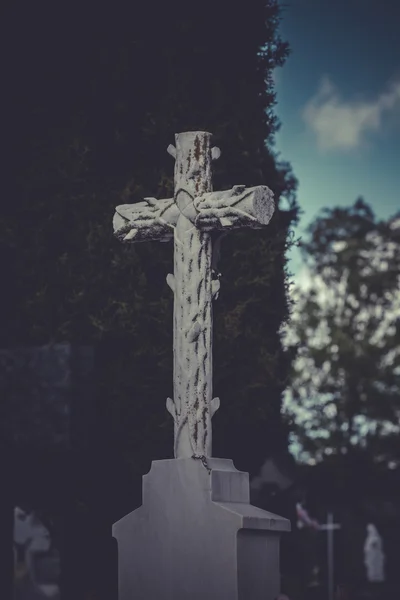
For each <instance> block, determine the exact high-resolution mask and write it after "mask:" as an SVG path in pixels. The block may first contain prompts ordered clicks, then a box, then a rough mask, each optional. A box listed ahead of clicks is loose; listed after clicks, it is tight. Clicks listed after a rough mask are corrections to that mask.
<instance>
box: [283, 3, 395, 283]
mask: <svg viewBox="0 0 400 600" xmlns="http://www.w3.org/2000/svg"><path fill="white" fill-rule="evenodd" d="M283 4H284V2H282V5H283ZM399 29H400V0H379V2H378V0H374V1H372V0H335V1H333V0H287V4H286V6H285V7H284V10H283V15H282V23H281V27H280V32H281V35H282V38H283V39H284V40H287V41H288V42H289V43H290V46H291V48H292V54H291V55H290V57H289V58H288V60H287V62H286V64H285V66H284V67H283V68H280V69H278V70H277V71H276V72H275V75H276V77H275V81H276V92H277V102H278V104H277V106H276V113H277V115H278V117H279V118H280V120H281V122H282V127H281V130H280V131H279V132H278V134H277V136H276V149H277V150H279V151H280V152H281V157H282V159H284V160H288V161H289V162H290V163H291V164H292V167H293V170H294V173H295V175H296V176H297V178H298V179H299V190H298V201H299V204H300V206H301V208H302V209H303V210H304V214H303V216H302V219H301V222H300V225H299V227H298V228H297V231H296V233H297V235H302V234H303V232H304V229H305V227H306V226H307V225H308V224H309V222H310V221H311V220H312V219H313V218H314V217H315V216H316V215H317V214H318V212H319V211H320V210H321V208H323V207H333V206H337V205H341V206H346V205H347V206H348V205H350V204H353V203H354V201H355V200H356V198H357V197H358V196H363V198H364V199H365V200H366V201H367V202H368V203H369V204H370V205H371V206H372V208H373V209H374V211H375V213H376V215H377V216H378V217H379V218H387V217H389V216H391V215H393V214H394V213H395V212H396V211H398V210H399V209H400V33H399ZM298 260H299V259H298V256H297V253H296V252H294V253H292V260H291V270H292V271H294V272H295V273H296V272H297V270H298V266H299V263H298Z"/></svg>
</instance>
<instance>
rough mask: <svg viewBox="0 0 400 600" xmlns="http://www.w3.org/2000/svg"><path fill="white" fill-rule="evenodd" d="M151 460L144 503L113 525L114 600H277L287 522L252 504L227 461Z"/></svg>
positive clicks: (242, 476) (245, 484)
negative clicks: (116, 595)
mask: <svg viewBox="0 0 400 600" xmlns="http://www.w3.org/2000/svg"><path fill="white" fill-rule="evenodd" d="M207 462H208V468H206V467H205V466H204V465H203V464H202V462H201V461H199V460H193V459H191V458H187V459H185V458H183V459H174V460H162V461H154V462H153V463H152V467H151V470H150V472H149V473H148V474H147V475H145V476H144V478H143V505H142V506H141V507H140V508H139V509H137V510H135V511H133V512H132V513H130V514H129V515H126V516H125V517H124V518H122V519H121V520H120V521H118V522H117V523H115V524H114V526H113V535H114V537H115V538H116V540H117V542H118V584H119V600H133V599H135V600H149V599H150V598H151V599H152V600H204V599H205V598H207V600H274V599H275V598H276V596H277V595H278V593H279V589H280V574H279V538H280V534H281V533H282V532H284V531H290V522H289V521H288V520H287V519H283V518H282V517H279V516H277V515H274V514H272V513H269V512H266V511H263V510H261V509H259V508H256V507H254V506H251V505H250V503H249V496H250V494H249V479H248V473H243V472H240V471H237V470H236V469H235V467H234V466H233V463H232V461H231V460H226V459H216V458H209V459H208V461H207Z"/></svg>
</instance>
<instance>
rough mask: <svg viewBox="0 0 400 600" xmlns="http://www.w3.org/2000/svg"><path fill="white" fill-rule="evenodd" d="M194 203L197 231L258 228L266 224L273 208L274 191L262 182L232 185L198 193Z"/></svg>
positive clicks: (272, 212)
mask: <svg viewBox="0 0 400 600" xmlns="http://www.w3.org/2000/svg"><path fill="white" fill-rule="evenodd" d="M193 204H194V208H195V209H196V211H197V213H198V214H197V216H196V218H195V225H196V227H197V228H198V229H199V230H200V231H215V230H223V231H229V230H230V229H239V228H242V227H250V228H252V229H259V228H261V227H263V226H265V225H268V223H269V222H270V220H271V217H272V215H273V214H274V210H275V204H274V194H273V192H272V191H271V190H270V189H269V188H268V187H266V186H264V185H259V186H257V187H252V188H246V187H245V186H244V185H235V186H233V188H232V189H230V190H225V191H222V192H209V193H206V194H203V195H202V196H198V197H197V198H195V199H194V203H193Z"/></svg>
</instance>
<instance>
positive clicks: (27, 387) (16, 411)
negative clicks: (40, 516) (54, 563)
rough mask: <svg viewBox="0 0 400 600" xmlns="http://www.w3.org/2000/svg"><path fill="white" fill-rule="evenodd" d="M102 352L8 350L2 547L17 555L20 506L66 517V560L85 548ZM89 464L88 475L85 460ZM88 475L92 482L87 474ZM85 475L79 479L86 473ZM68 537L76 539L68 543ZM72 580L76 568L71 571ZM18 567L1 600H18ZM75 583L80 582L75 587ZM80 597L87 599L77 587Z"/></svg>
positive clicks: (2, 360) (2, 586)
mask: <svg viewBox="0 0 400 600" xmlns="http://www.w3.org/2000/svg"><path fill="white" fill-rule="evenodd" d="M93 371H94V349H93V347H91V346H76V345H73V344H69V343H58V344H49V345H45V346H40V347H33V346H31V347H28V346H25V347H14V348H5V349H0V395H1V404H0V439H1V442H2V448H3V452H2V460H1V467H2V469H1V470H2V473H1V477H2V489H3V497H2V502H1V504H2V507H1V508H2V512H1V515H2V516H1V519H0V520H2V521H3V522H2V523H1V529H4V530H6V529H7V535H5V536H1V537H2V542H1V544H2V545H3V546H4V548H2V550H4V551H5V552H6V553H7V555H8V553H9V552H12V536H13V533H12V525H11V527H10V526H9V527H7V524H10V523H11V524H12V523H13V511H14V506H15V505H16V504H17V503H20V502H22V504H23V505H24V504H26V505H28V506H31V507H32V508H35V509H39V510H41V509H44V510H45V511H47V512H50V513H53V514H56V513H57V514H58V516H59V518H61V520H62V521H63V527H62V530H63V531H64V532H65V535H64V538H65V539H64V541H63V542H62V545H63V549H64V552H63V555H62V561H63V560H64V563H65V561H66V562H67V563H70V562H71V561H72V562H73V563H75V562H76V559H75V558H71V557H73V556H75V555H77V554H79V555H80V554H81V552H79V551H78V550H79V548H80V547H81V546H82V544H80V543H79V540H77V539H76V536H75V537H74V538H73V536H71V535H70V532H71V531H72V530H73V528H72V527H71V523H72V522H74V521H75V520H76V514H75V513H76V508H75V506H76V505H77V504H78V502H77V500H78V492H79V493H80V492H81V490H80V489H78V488H79V486H80V482H81V481H82V480H85V477H86V480H87V481H86V486H87V487H88V488H89V487H90V486H91V485H92V482H91V476H92V469H91V458H89V459H87V457H91V456H93V455H95V452H96V446H97V443H96V440H97V438H98V435H97V431H96V430H97V428H98V427H99V419H98V411H97V409H96V395H95V393H94V391H95V388H94V385H93V384H94V380H95V378H94V373H93ZM83 458H86V463H85V461H83V462H84V463H85V466H84V467H82V469H81V466H80V465H81V462H82V459H83ZM84 469H86V472H85V474H84V475H85V477H83V476H82V473H83V470H84ZM80 470H81V471H82V473H80V474H79V475H78V472H79V471H80ZM67 538H68V539H67ZM65 570H66V572H68V577H69V579H70V580H71V582H72V580H73V579H76V577H74V567H72V568H70V567H67V568H66V569H65ZM10 581H12V564H11V562H10V561H8V567H7V575H6V576H5V579H4V580H2V581H0V598H3V597H4V598H6V597H10V586H11V584H10ZM71 585H72V583H71ZM75 597H76V599H77V600H78V598H80V597H81V596H80V593H79V590H78V589H77V587H76V584H75Z"/></svg>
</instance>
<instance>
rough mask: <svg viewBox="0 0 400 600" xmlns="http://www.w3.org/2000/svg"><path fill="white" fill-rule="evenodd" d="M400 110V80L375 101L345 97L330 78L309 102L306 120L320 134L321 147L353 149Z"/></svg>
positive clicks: (325, 78) (317, 135)
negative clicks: (388, 116)
mask: <svg viewBox="0 0 400 600" xmlns="http://www.w3.org/2000/svg"><path fill="white" fill-rule="evenodd" d="M395 111H399V113H400V80H398V81H395V82H393V83H392V84H391V85H389V86H388V87H387V90H386V91H384V92H383V93H382V94H380V95H379V96H378V97H377V98H376V99H375V100H371V101H360V100H344V99H343V98H342V97H341V95H340V93H339V91H338V90H337V88H336V87H335V86H334V85H333V83H332V82H331V81H330V79H329V78H328V77H326V76H325V77H324V78H323V79H322V81H321V84H320V87H319V90H318V92H317V93H316V94H315V96H313V97H312V98H311V99H310V100H309V101H308V102H307V104H306V105H305V107H304V109H303V120H304V121H305V123H306V124H307V125H308V127H309V128H310V129H311V130H312V131H313V133H314V134H315V135H316V137H317V143H318V146H319V148H320V149H321V150H335V149H338V150H352V149H356V148H359V147H361V146H362V145H363V143H364V142H365V137H366V135H367V134H368V133H374V132H377V131H379V130H380V129H381V127H382V124H383V118H384V117H385V116H387V115H390V114H393V113H394V112H395Z"/></svg>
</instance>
